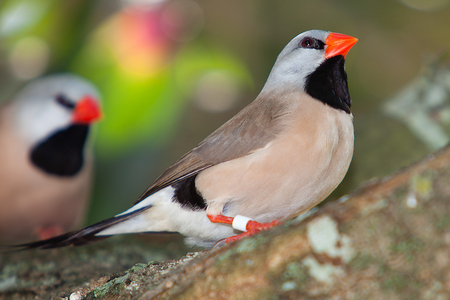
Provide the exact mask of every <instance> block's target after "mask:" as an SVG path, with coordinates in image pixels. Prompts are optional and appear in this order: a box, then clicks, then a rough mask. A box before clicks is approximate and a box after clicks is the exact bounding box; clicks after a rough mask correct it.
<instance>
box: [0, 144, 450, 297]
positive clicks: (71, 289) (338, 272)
mask: <svg viewBox="0 0 450 300" xmlns="http://www.w3.org/2000/svg"><path fill="white" fill-rule="evenodd" d="M449 183H450V147H448V146H447V147H445V148H443V149H442V150H440V151H438V152H436V153H435V154H433V155H429V156H428V157H427V158H425V159H423V160H422V161H420V162H418V163H416V164H414V165H412V166H410V167H408V168H406V169H403V170H401V171H399V172H397V173H396V174H393V175H392V176H390V177H387V178H384V179H382V180H374V181H372V182H369V183H367V184H366V185H365V186H363V187H362V188H360V189H359V190H357V191H355V192H353V193H352V194H350V195H348V196H345V197H343V198H341V199H339V200H338V201H335V202H332V203H328V204H326V205H324V206H322V207H320V208H319V209H318V210H317V211H316V212H315V213H311V214H310V215H309V216H307V217H304V218H303V220H301V219H300V218H298V219H296V220H292V221H290V222H287V223H286V224H283V225H281V226H278V227H276V228H274V229H272V230H269V231H267V232H263V233H261V234H258V235H256V236H254V237H251V238H248V239H245V240H242V241H239V242H237V243H235V244H230V245H226V246H224V247H221V248H218V249H214V250H211V251H202V252H194V253H189V254H187V255H186V256H184V257H183V258H181V259H179V260H169V261H163V262H151V263H145V262H148V261H150V260H152V261H161V260H162V259H165V257H167V256H169V255H170V253H169V254H168V253H167V252H164V250H163V249H160V250H158V251H160V252H155V253H153V254H152V253H150V252H146V251H145V248H143V246H142V245H139V244H137V245H136V246H135V245H132V247H131V249H134V252H133V251H131V252H124V253H118V252H120V250H116V248H115V246H114V247H112V248H109V249H106V247H108V246H111V245H108V244H101V246H96V245H95V244H94V245H91V246H88V247H84V248H76V249H75V250H76V251H74V249H61V250H51V251H36V252H23V253H12V254H7V255H2V257H1V263H2V274H1V277H0V291H2V294H1V295H0V299H8V298H11V299H13V298H12V297H16V298H14V299H20V298H17V296H20V295H22V296H23V295H25V296H28V298H22V299H32V297H30V296H33V297H36V298H37V299H41V298H42V299H50V298H51V296H50V295H53V298H51V299H61V298H63V299H64V298H65V299H71V300H73V299H119V298H120V299H212V298H214V299H450V298H449V296H448V295H450V252H449V251H448V248H449V246H450V217H449V216H450V201H449V199H450V184H449ZM83 249H84V250H83ZM118 249H119V248H118ZM172 254H173V252H172ZM158 255H159V256H160V257H159V258H158ZM12 256H13V257H14V258H15V259H16V262H15V265H14V267H11V266H10V265H7V264H6V263H5V262H6V261H7V260H8V259H10V258H11V257H12ZM72 256H74V257H75V258H76V257H83V258H84V259H85V262H84V263H82V262H77V263H74V262H75V258H73V257H72ZM124 256H132V257H133V258H134V259H136V260H138V261H139V260H140V261H141V263H139V264H136V265H134V266H133V267H132V268H131V269H128V271H124V270H126V269H127V268H128V266H127V264H126V263H125V262H123V261H122V260H121V257H124ZM37 257H39V258H37ZM44 257H45V258H46V259H47V260H48V261H47V262H46V263H42V261H41V262H40V264H39V266H36V265H35V263H34V262H35V261H36V260H39V259H40V260H42V259H43V258H44ZM18 258H20V260H17V259H18ZM128 263H129V262H128ZM58 268H59V270H56V269H58ZM91 268H93V269H94V270H95V271H87V270H90V269H91ZM117 272H122V273H117ZM66 273H67V274H70V276H68V277H65V279H64V282H62V280H61V278H62V276H63V275H64V274H66ZM33 274H34V275H33ZM36 274H40V279H41V280H42V282H38V281H36V280H34V277H33V276H36ZM64 276H65V275H64ZM18 282H27V284H23V285H20V286H19V285H17V283H18ZM14 283H15V285H14ZM61 285H64V288H62V289H61ZM8 286H9V288H8ZM5 287H6V288H5ZM52 290H54V291H55V292H54V293H51V291H52Z"/></svg>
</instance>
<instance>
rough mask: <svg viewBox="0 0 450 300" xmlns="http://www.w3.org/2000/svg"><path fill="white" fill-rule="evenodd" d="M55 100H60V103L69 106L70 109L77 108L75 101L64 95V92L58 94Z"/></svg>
mask: <svg viewBox="0 0 450 300" xmlns="http://www.w3.org/2000/svg"><path fill="white" fill-rule="evenodd" d="M55 100H56V102H58V103H59V104H61V105H62V106H64V107H67V108H70V109H74V108H75V103H73V102H72V101H71V100H70V99H68V98H67V97H66V96H64V95H62V94H59V95H56V97H55Z"/></svg>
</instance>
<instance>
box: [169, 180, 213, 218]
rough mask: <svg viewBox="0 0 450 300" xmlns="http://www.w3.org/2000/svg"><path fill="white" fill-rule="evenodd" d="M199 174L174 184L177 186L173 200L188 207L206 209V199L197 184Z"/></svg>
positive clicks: (174, 186)
mask: <svg viewBox="0 0 450 300" xmlns="http://www.w3.org/2000/svg"><path fill="white" fill-rule="evenodd" d="M197 175H198V174H195V175H194V176H191V177H188V178H186V179H184V180H183V181H180V182H177V183H175V184H173V185H172V187H173V188H175V194H174V197H173V201H176V202H178V203H180V204H181V206H182V207H184V208H187V209H191V210H204V209H206V201H205V199H203V197H202V195H201V194H200V192H199V191H198V190H197V188H196V186H195V178H197Z"/></svg>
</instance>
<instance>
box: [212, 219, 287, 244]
mask: <svg viewBox="0 0 450 300" xmlns="http://www.w3.org/2000/svg"><path fill="white" fill-rule="evenodd" d="M207 216H208V218H209V220H210V221H211V222H213V223H225V224H230V225H231V224H233V220H234V218H233V217H226V216H223V215H207ZM280 224H281V223H280V222H278V221H277V220H273V221H272V222H270V223H259V222H256V221H253V220H250V221H248V222H247V225H246V227H245V229H246V231H245V232H243V233H241V234H238V235H234V236H230V237H229V238H226V239H224V240H221V241H219V242H218V243H220V242H225V243H230V242H234V241H237V240H240V239H242V238H244V237H248V236H252V235H254V234H256V233H258V232H260V231H261V230H267V229H270V228H272V227H274V226H277V225H280Z"/></svg>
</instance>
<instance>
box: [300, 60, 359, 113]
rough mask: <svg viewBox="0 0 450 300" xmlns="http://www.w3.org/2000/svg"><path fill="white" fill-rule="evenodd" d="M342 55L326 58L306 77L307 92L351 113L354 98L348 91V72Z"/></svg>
mask: <svg viewBox="0 0 450 300" xmlns="http://www.w3.org/2000/svg"><path fill="white" fill-rule="evenodd" d="M344 63H345V59H344V57H343V56H342V55H337V56H333V57H331V58H329V59H327V60H325V61H324V62H323V63H322V64H321V65H320V66H319V67H318V68H317V70H315V71H314V72H312V73H311V74H309V75H308V77H307V78H306V85H305V90H306V92H307V93H308V94H309V95H310V96H312V97H314V98H316V99H317V100H320V101H322V102H323V103H325V104H328V105H330V106H331V107H334V108H337V109H341V110H343V111H345V112H346V113H350V107H351V105H352V100H351V99H350V93H349V91H348V84H347V73H346V72H345V68H344Z"/></svg>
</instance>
